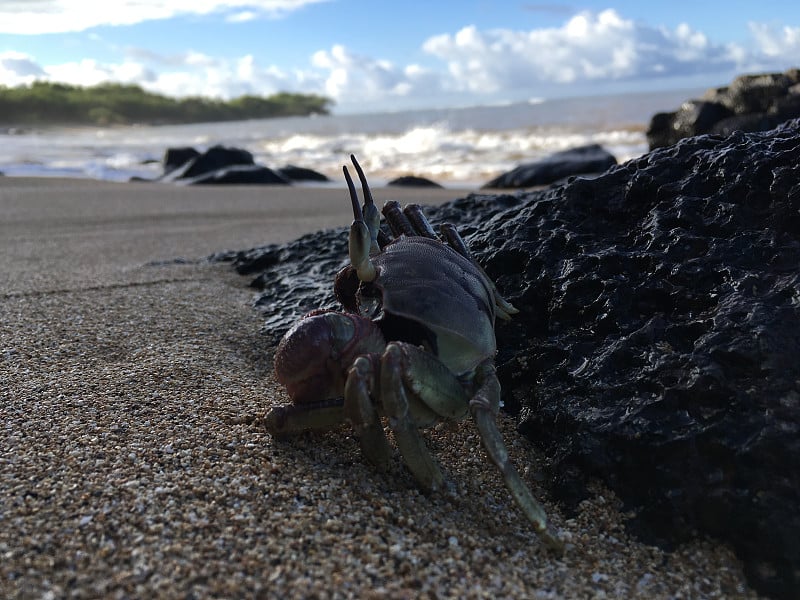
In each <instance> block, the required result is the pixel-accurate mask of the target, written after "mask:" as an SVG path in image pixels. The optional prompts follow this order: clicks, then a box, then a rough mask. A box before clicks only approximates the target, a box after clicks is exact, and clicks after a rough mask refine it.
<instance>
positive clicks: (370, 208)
mask: <svg viewBox="0 0 800 600" xmlns="http://www.w3.org/2000/svg"><path fill="white" fill-rule="evenodd" d="M350 160H351V161H353V166H354V167H355V168H356V173H358V179H359V181H360V182H361V192H362V193H363V194H364V206H363V208H362V215H363V217H362V218H363V219H364V222H365V223H366V224H367V228H368V229H369V237H370V248H369V254H370V256H374V255H375V254H378V253H379V252H380V251H381V249H380V246H379V245H378V232H379V231H380V227H381V213H380V212H378V207H377V206H375V200H373V198H372V190H371V189H370V188H369V183H367V176H366V175H364V169H362V168H361V165H360V164H358V161H357V160H356V157H355V155H354V154H351V155H350Z"/></svg>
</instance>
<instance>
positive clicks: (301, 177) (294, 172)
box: [277, 165, 330, 183]
mask: <svg viewBox="0 0 800 600" xmlns="http://www.w3.org/2000/svg"><path fill="white" fill-rule="evenodd" d="M277 173H278V174H279V175H280V176H281V177H283V178H284V179H287V180H288V181H318V182H320V183H323V182H326V181H330V179H329V178H328V176H327V175H324V174H323V173H320V172H319V171H315V170H313V169H307V168H306V167H298V166H295V165H286V166H285V167H281V168H280V169H278V170H277Z"/></svg>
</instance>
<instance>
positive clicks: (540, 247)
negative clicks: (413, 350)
mask: <svg viewBox="0 0 800 600" xmlns="http://www.w3.org/2000/svg"><path fill="white" fill-rule="evenodd" d="M799 160H800V121H790V122H788V123H785V124H784V125H782V126H781V127H779V128H777V129H775V130H773V131H769V132H761V133H748V134H745V133H735V134H733V135H732V136H730V137H727V138H724V137H721V136H701V137H695V138H688V139H685V140H682V141H681V142H679V143H678V144H677V145H675V146H670V147H666V148H661V149H658V150H656V151H653V152H651V153H649V154H647V155H645V156H643V157H641V158H639V159H636V160H633V161H630V162H628V163H625V164H623V165H619V166H617V167H614V168H612V169H610V170H609V171H608V172H606V173H605V174H603V175H601V176H600V177H598V178H596V179H593V180H587V179H576V180H573V181H571V182H570V183H568V184H567V185H563V186H554V187H552V188H550V189H548V190H544V191H541V192H534V193H521V194H516V195H473V196H470V197H468V198H465V199H460V200H457V201H454V202H452V203H450V204H447V205H444V206H442V207H439V208H438V209H429V210H427V213H428V215H429V216H430V218H431V221H432V222H434V223H436V222H441V221H450V222H453V223H454V224H456V225H457V226H458V227H459V230H460V231H461V232H462V234H463V235H464V236H465V238H466V239H467V242H468V244H469V245H470V247H471V249H472V251H473V252H474V254H475V256H476V258H477V259H478V260H479V262H480V263H481V264H482V265H484V267H485V268H486V270H487V272H488V273H489V274H490V275H491V276H492V277H493V278H494V280H495V281H496V282H497V284H498V287H499V288H500V290H501V291H502V292H503V294H504V295H505V296H506V297H507V298H508V299H509V300H511V301H512V302H513V303H514V304H515V305H516V306H517V307H518V308H520V309H521V312H520V314H519V315H517V316H516V317H515V318H514V320H513V321H512V322H511V323H508V324H506V323H501V324H499V325H498V328H497V338H498V347H499V352H498V356H497V366H498V373H499V375H500V378H501V382H502V385H503V392H504V400H505V406H506V410H508V411H510V412H512V413H515V414H519V416H520V430H521V431H522V433H524V434H525V435H526V436H527V437H529V438H530V440H531V441H532V442H533V443H535V444H537V445H538V446H539V447H540V448H542V449H543V450H544V451H545V452H546V453H547V455H548V457H549V461H550V465H551V468H550V472H549V473H548V474H547V475H546V476H545V477H544V484H545V485H549V487H550V489H551V492H552V493H553V494H554V496H555V497H556V498H558V499H559V500H560V501H561V502H562V503H563V504H564V506H565V507H567V508H568V509H570V508H574V507H576V506H577V504H578V502H579V501H580V500H581V499H582V498H584V497H585V496H586V494H587V492H586V483H587V481H588V479H589V478H590V477H598V478H600V479H602V480H603V481H604V482H606V484H608V485H609V486H610V487H612V488H613V489H614V490H615V491H616V492H617V493H618V494H619V495H620V497H621V498H622V499H623V500H624V501H625V502H626V505H627V506H628V508H629V509H630V510H631V511H632V514H633V516H632V518H631V520H630V522H629V525H630V527H631V528H632V530H633V531H635V532H637V534H638V535H640V536H642V537H643V538H644V539H646V540H648V541H652V542H655V543H659V544H662V545H667V546H669V545H672V544H675V543H679V542H681V541H683V540H687V539H689V538H691V537H693V536H698V535H699V536H703V535H712V536H715V537H717V538H719V539H722V540H725V541H727V542H729V543H731V545H732V546H733V547H734V549H735V551H736V552H737V555H738V556H739V557H740V558H741V559H742V560H743V562H744V564H745V567H746V571H747V574H748V578H749V581H750V583H751V584H752V585H753V586H754V587H756V589H758V590H759V591H761V592H762V593H765V594H769V595H773V596H776V597H785V598H789V597H796V596H795V593H796V592H797V590H798V588H799V586H800V580H799V579H798V573H799V572H800V542H799V541H798V540H800V514H799V513H798V510H797V507H798V506H800V361H798V358H797V357H798V356H800V269H799V268H798V265H800V177H798V170H797V168H798V167H797V165H798V161H799ZM346 238H347V235H346V228H344V227H343V228H341V229H340V230H335V231H326V232H320V233H318V234H314V235H310V236H305V237H303V238H301V239H298V240H296V241H294V242H292V243H290V244H285V245H274V246H267V247H264V248H260V249H254V250H250V251H243V252H238V253H228V254H226V255H220V256H217V257H216V258H217V259H219V260H230V261H232V262H233V263H234V264H235V266H236V268H237V269H238V270H239V272H240V273H243V274H256V273H258V277H256V279H255V280H254V281H253V285H254V286H255V287H259V288H263V292H262V294H261V297H260V299H259V305H260V306H261V308H262V309H263V310H264V311H265V315H266V316H267V324H266V326H267V330H268V332H269V333H270V334H271V336H272V340H273V341H275V342H277V339H278V338H279V337H280V336H281V335H282V334H283V333H284V332H285V331H286V329H287V328H288V327H289V326H290V325H291V324H292V323H293V322H294V320H296V319H297V318H298V317H299V316H300V315H301V314H302V313H304V312H305V311H307V310H310V309H313V308H319V307H336V303H335V300H334V299H333V295H332V283H331V282H332V278H333V275H334V274H335V272H336V271H337V270H338V268H339V267H340V266H342V265H343V264H345V261H346V244H347V242H346Z"/></svg>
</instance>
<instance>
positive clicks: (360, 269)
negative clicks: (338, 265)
mask: <svg viewBox="0 0 800 600" xmlns="http://www.w3.org/2000/svg"><path fill="white" fill-rule="evenodd" d="M342 171H344V178H345V180H346V181H347V188H348V190H349V191H350V202H351V203H352V205H353V223H352V224H351V225H350V238H349V240H348V246H347V249H348V252H349V254H350V263H351V264H352V265H353V267H354V268H355V270H356V273H358V278H359V279H360V280H361V281H373V280H374V279H375V277H376V276H377V273H376V271H375V265H374V264H372V261H371V260H370V258H369V257H370V254H371V253H372V247H373V244H374V246H375V248H378V238H377V230H376V232H375V239H374V240H373V234H372V231H371V230H370V228H369V226H368V225H367V223H365V222H364V213H363V212H362V210H361V207H360V206H359V204H358V192H356V186H355V185H354V184H353V179H352V178H351V177H350V173H349V172H348V171H347V167H342ZM373 206H374V205H373ZM378 252H380V249H379V250H378Z"/></svg>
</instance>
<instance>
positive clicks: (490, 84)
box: [423, 9, 737, 93]
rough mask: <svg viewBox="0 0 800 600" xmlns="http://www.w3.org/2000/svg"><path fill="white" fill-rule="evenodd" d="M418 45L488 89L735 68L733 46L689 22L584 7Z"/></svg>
mask: <svg viewBox="0 0 800 600" xmlns="http://www.w3.org/2000/svg"><path fill="white" fill-rule="evenodd" d="M423 48H424V50H425V51H426V52H428V53H429V54H431V55H433V56H436V57H438V58H440V59H442V60H443V61H445V62H446V63H447V67H448V71H449V73H450V75H451V76H452V79H451V82H450V83H451V85H453V86H455V88H456V89H458V90H467V91H473V92H484V93H492V92H498V91H501V90H502V91H506V92H507V91H511V90H514V89H519V88H523V87H525V88H529V87H531V86H532V85H534V84H537V83H559V84H565V83H575V82H582V81H584V82H585V81H608V80H620V79H633V78H643V77H651V76H655V75H657V76H661V77H664V76H679V75H686V74H691V73H696V72H702V71H703V70H707V71H713V70H715V69H719V68H720V67H721V66H724V67H726V68H735V66H736V62H737V54H736V52H735V50H736V48H735V47H730V46H725V45H720V44H713V43H711V42H710V41H709V40H708V39H707V38H706V36H705V35H704V34H703V33H701V32H699V31H695V30H693V29H692V28H691V27H689V26H688V25H685V24H683V25H680V26H678V27H677V28H676V29H675V30H674V31H670V30H668V29H664V28H655V27H650V26H646V25H642V24H640V23H636V22H634V21H632V20H627V19H624V18H622V17H621V16H620V15H619V14H618V13H617V12H616V11H614V10H612V9H609V10H604V11H602V12H600V13H597V14H595V13H591V12H582V13H579V14H577V15H575V16H573V17H572V18H570V19H569V20H568V21H567V22H566V23H565V24H564V25H563V26H561V27H558V28H546V29H534V30H531V31H514V30H509V29H494V30H490V31H479V30H478V29H477V28H476V27H474V26H471V27H465V28H464V29H462V30H461V31H459V32H457V33H456V34H455V35H451V34H443V35H438V36H435V37H432V38H430V39H428V40H427V41H426V42H425V43H424V45H423Z"/></svg>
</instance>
